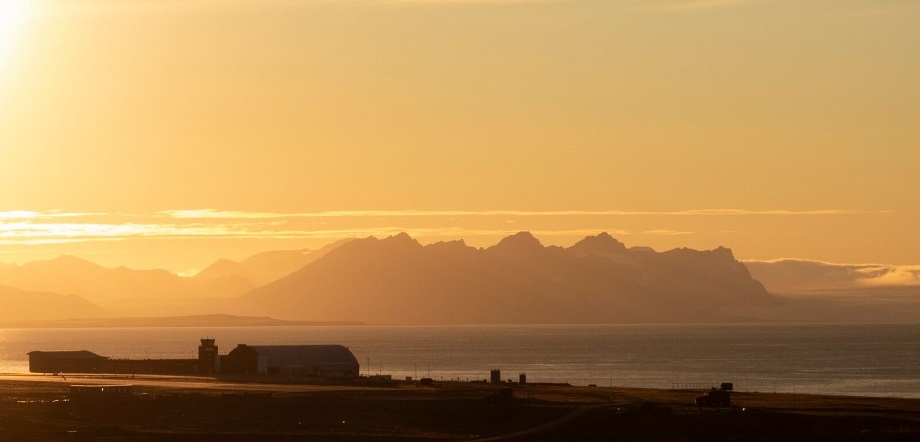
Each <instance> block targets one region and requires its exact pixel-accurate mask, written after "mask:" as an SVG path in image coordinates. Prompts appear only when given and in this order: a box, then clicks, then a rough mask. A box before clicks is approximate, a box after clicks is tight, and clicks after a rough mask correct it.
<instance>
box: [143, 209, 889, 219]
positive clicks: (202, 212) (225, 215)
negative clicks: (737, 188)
mask: <svg viewBox="0 0 920 442" xmlns="http://www.w3.org/2000/svg"><path fill="white" fill-rule="evenodd" d="M860 213H890V212H884V211H860V210H840V209H829V210H800V211H796V210H745V209H696V210H682V211H671V212H666V211H623V210H593V211H592V210H558V211H521V210H486V211H466V210H346V211H328V212H306V213H277V212H242V211H227V210H215V209H194V210H167V211H163V212H160V213H159V214H160V215H164V216H168V217H170V218H175V219H271V218H363V217H371V218H372V217H378V218H381V217H445V216H482V217H488V216H517V217H549V216H753V215H774V216H785V215H789V216H798V215H852V214H860Z"/></svg>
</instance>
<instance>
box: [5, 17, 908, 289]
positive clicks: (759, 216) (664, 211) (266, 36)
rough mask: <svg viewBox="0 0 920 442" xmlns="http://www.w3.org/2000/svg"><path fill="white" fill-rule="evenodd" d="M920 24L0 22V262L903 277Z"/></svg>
mask: <svg viewBox="0 0 920 442" xmlns="http://www.w3.org/2000/svg"><path fill="white" fill-rule="evenodd" d="M918 42H920V2H917V1H915V0H807V1H806V0H555V1H553V0H300V1H298V0H259V1H251V0H131V1H127V0H0V262H7V263H21V262H25V261H30V260H35V259H43V258H51V257H54V256H57V255H60V254H77V255H79V256H81V257H84V258H87V259H90V260H92V261H95V262H99V263H100V264H104V265H109V266H114V265H127V266H129V267H136V268H146V267H162V268H167V269H170V270H174V271H184V270H187V269H194V268H202V267H204V266H206V265H208V264H209V263H210V262H211V261H213V260H215V259H217V258H221V257H225V258H231V259H241V258H244V257H246V256H248V255H250V254H253V253H256V252H259V251H264V250H272V249H290V248H315V247H318V246H320V245H322V244H325V243H328V242H331V241H332V240H335V239H338V238H342V237H354V236H358V237H361V236H368V235H387V234H392V233H395V232H399V231H406V232H408V233H410V234H411V235H412V236H414V237H416V238H418V239H419V240H420V241H421V242H423V243H429V242H434V241H440V240H448V239H456V238H465V239H466V241H467V243H468V244H471V245H475V246H488V245H491V244H494V243H495V242H497V240H498V239H499V238H500V237H502V236H504V235H507V234H509V233H513V232H516V231H520V230H530V231H532V232H534V234H535V235H536V236H537V237H538V238H540V239H541V240H542V241H543V243H544V244H556V245H562V246H567V245H570V244H572V243H573V242H575V241H576V240H577V239H579V238H580V237H583V236H585V235H587V234H596V233H598V232H600V231H607V232H609V233H611V234H612V235H614V236H615V237H617V238H618V239H620V240H621V241H623V242H624V243H626V244H627V245H628V246H636V245H647V246H651V247H654V248H656V249H658V250H667V249H670V248H674V247H683V246H686V247H692V248H699V249H710V248H714V247H716V246H719V245H723V246H726V247H730V248H732V249H733V250H734V251H735V255H736V257H738V258H739V259H774V258H781V257H795V258H807V259H815V260H822V261H829V262H844V263H864V262H874V263H886V264H917V263H920V233H918V231H917V229H918V226H920V186H918V184H917V183H918V182H920V181H918V178H917V176H918V173H917V170H918V168H920V124H918V121H920V80H918V79H920V50H918Z"/></svg>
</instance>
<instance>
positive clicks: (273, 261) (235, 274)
mask: <svg viewBox="0 0 920 442" xmlns="http://www.w3.org/2000/svg"><path fill="white" fill-rule="evenodd" d="M349 241H351V240H350V239H346V240H341V241H337V242H334V243H332V244H329V245H327V246H325V247H323V248H321V249H319V250H312V251H311V250H280V251H272V252H264V253H259V254H257V255H253V256H251V257H249V258H246V259H244V260H242V261H240V262H235V261H231V260H229V259H220V260H218V261H217V262H215V263H214V264H211V265H210V266H208V267H207V268H206V269H204V270H202V271H201V272H199V273H198V274H197V275H195V276H194V278H193V279H195V280H196V281H202V282H204V281H218V280H226V279H227V278H235V279H236V280H237V281H246V282H247V284H248V285H250V287H248V288H247V289H246V291H248V290H249V289H251V288H253V287H258V286H262V285H265V284H268V283H270V282H273V281H276V280H278V279H281V278H282V277H285V276H287V275H290V274H291V273H294V272H295V271H297V270H300V269H301V268H302V267H303V266H305V265H307V264H309V263H311V262H313V261H316V260H317V259H319V258H322V257H323V256H325V255H326V254H327V253H329V252H330V251H332V250H334V249H335V248H337V247H339V246H341V245H343V244H346V243H347V242H349ZM242 293H244V292H240V294H242Z"/></svg>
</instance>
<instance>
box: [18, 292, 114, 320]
mask: <svg viewBox="0 0 920 442" xmlns="http://www.w3.org/2000/svg"><path fill="white" fill-rule="evenodd" d="M0 306H2V307H3V308H0V321H14V320H15V321H30V320H36V319H70V318H99V317H105V316H110V315H111V313H109V312H108V311H106V310H104V309H103V308H101V307H99V306H97V305H95V304H93V303H91V302H88V301H86V300H85V299H82V298H79V297H77V296H73V295H69V296H67V295H58V294H55V293H43V292H28V291H25V290H20V289H17V288H13V287H8V286H3V285H0Z"/></svg>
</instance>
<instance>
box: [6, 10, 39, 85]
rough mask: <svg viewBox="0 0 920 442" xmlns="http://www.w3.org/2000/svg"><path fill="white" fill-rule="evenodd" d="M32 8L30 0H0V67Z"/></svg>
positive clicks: (13, 45)
mask: <svg viewBox="0 0 920 442" xmlns="http://www.w3.org/2000/svg"><path fill="white" fill-rule="evenodd" d="M33 9H34V5H33V3H32V0H0V68H3V67H4V66H5V65H6V62H7V59H8V58H9V55H10V53H11V52H12V51H13V49H14V48H15V47H16V40H17V39H18V37H19V35H20V33H21V32H22V28H23V25H25V23H26V20H28V18H29V16H31V15H32V11H33Z"/></svg>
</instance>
